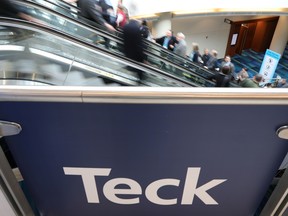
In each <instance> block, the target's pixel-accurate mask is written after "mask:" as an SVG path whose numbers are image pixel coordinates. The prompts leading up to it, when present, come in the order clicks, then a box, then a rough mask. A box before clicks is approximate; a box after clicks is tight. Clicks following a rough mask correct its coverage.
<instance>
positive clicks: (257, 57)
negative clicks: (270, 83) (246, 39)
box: [232, 45, 288, 79]
mask: <svg viewBox="0 0 288 216" xmlns="http://www.w3.org/2000/svg"><path fill="white" fill-rule="evenodd" d="M264 55H265V52H263V53H257V52H255V51H253V50H252V49H248V50H244V51H243V52H242V54H241V55H238V54H237V55H235V56H233V57H232V62H233V64H234V65H235V71H236V72H239V71H240V70H241V68H243V67H246V68H248V73H249V76H250V77H253V76H254V75H255V74H257V73H258V72H259V71H260V68H261V64H262V60H263V58H264ZM277 75H278V76H280V77H281V78H286V79H288V45H287V46H286V48H285V51H284V53H283V56H282V58H281V59H280V61H279V63H278V66H277V68H276V72H275V75H274V78H276V77H277Z"/></svg>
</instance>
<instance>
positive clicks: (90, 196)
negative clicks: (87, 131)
mask: <svg viewBox="0 0 288 216" xmlns="http://www.w3.org/2000/svg"><path fill="white" fill-rule="evenodd" d="M63 169H64V173H65V175H76V176H81V177H82V182H83V185H84V190H85V194H86V197H87V201H88V203H100V200H99V195H98V188H97V181H96V179H95V177H96V176H109V174H110V172H111V168H77V167H63ZM200 170H201V168H199V167H188V169H187V173H186V179H185V183H184V189H183V194H182V200H181V204H182V205H192V203H193V199H194V196H197V197H198V198H199V199H200V200H202V201H203V202H204V203H205V204H206V205H218V203H217V202H216V201H215V200H214V199H213V198H212V197H211V196H210V195H209V194H208V193H207V191H208V190H209V189H211V188H213V187H216V186H217V185H219V184H221V183H223V182H225V181H226V180H227V179H213V180H211V181H209V182H207V183H206V184H204V185H202V186H200V187H197V183H198V179H199V175H200ZM179 184H180V180H179V179H159V180H157V181H154V182H152V183H150V184H149V185H148V186H147V188H146V190H145V195H146V197H147V199H148V200H149V201H150V202H152V203H155V204H157V205H176V204H177V198H173V199H163V198H161V197H159V196H158V190H159V189H160V188H162V187H172V186H173V187H179ZM118 185H127V186H128V188H127V187H126V188H125V189H120V188H119V187H117V186H118ZM103 194H104V196H105V197H106V198H107V199H108V200H110V201H111V202H113V203H117V204H126V205H127V204H137V203H140V198H139V195H141V194H142V188H141V186H140V184H139V183H138V182H137V181H135V180H133V179H129V178H114V179H111V180H109V181H107V182H106V183H105V184H104V186H103ZM117 194H118V195H131V196H132V197H133V198H125V199H124V198H120V197H118V196H117ZM122 197H123V196H122Z"/></svg>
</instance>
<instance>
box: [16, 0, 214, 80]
mask: <svg viewBox="0 0 288 216" xmlns="http://www.w3.org/2000/svg"><path fill="white" fill-rule="evenodd" d="M16 1H17V2H20V4H21V3H22V4H23V2H22V1H19V0H16ZM46 1H47V0H46ZM26 2H29V4H32V5H33V6H36V7H40V8H42V9H45V10H48V11H49V12H50V13H53V14H57V16H60V17H61V18H65V19H68V20H69V21H72V22H73V23H76V24H77V25H79V24H80V25H81V26H85V27H88V28H89V29H90V30H92V31H95V32H93V33H97V34H99V33H100V34H99V35H101V36H102V37H107V38H108V39H110V40H114V41H117V42H118V43H122V44H123V40H122V38H121V37H117V36H116V35H113V34H111V33H109V32H108V31H104V30H102V29H98V28H96V27H95V26H92V25H89V24H87V23H85V22H83V21H82V20H81V19H80V20H77V19H75V18H73V17H68V16H66V15H63V14H61V13H59V12H57V11H54V10H51V9H50V8H46V7H44V6H43V5H39V4H38V3H36V2H33V1H30V0H26ZM48 2H49V3H51V2H50V1H48ZM53 5H55V6H58V5H57V4H54V3H53ZM64 9H65V10H67V8H64ZM69 13H70V11H69ZM78 16H79V15H78ZM86 20H87V19H86ZM88 22H89V20H88ZM90 22H91V21H90ZM98 26H99V28H100V25H98ZM99 31H100V32H99ZM118 33H120V32H118ZM144 41H145V43H147V44H148V45H149V47H150V48H151V47H152V48H153V49H154V50H156V51H157V52H158V50H157V49H159V48H160V52H163V53H167V54H169V55H171V56H172V57H173V59H180V60H181V61H183V62H186V64H187V63H188V64H189V65H192V66H193V67H194V68H196V69H198V70H199V69H201V70H202V71H205V72H206V73H207V74H209V75H213V73H212V72H211V71H209V70H207V69H205V68H203V67H200V66H199V65H196V64H195V63H193V62H192V61H191V60H190V59H188V58H184V57H182V56H179V55H176V54H174V53H173V52H170V51H167V50H166V49H164V48H163V47H161V46H159V45H158V44H155V43H153V42H151V41H148V40H144ZM154 47H157V49H156V48H154ZM145 54H147V55H149V56H153V58H157V59H161V61H162V62H165V63H168V64H170V65H172V66H173V67H175V68H178V69H181V70H183V71H184V72H186V73H188V74H190V75H193V76H196V77H202V79H204V80H205V81H206V82H208V83H210V84H214V82H213V81H210V80H207V76H206V77H205V76H203V75H201V74H197V73H195V72H194V71H191V70H189V69H187V68H186V67H184V66H182V65H178V64H175V62H173V61H171V60H169V59H164V58H161V57H160V56H158V55H156V54H154V53H152V52H150V51H148V50H145Z"/></svg>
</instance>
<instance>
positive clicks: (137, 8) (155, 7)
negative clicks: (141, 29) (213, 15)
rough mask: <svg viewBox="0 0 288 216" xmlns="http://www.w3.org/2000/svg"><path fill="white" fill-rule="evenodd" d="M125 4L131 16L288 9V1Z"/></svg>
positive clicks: (168, 0)
mask: <svg viewBox="0 0 288 216" xmlns="http://www.w3.org/2000/svg"><path fill="white" fill-rule="evenodd" d="M123 4H124V5H125V6H126V7H127V8H128V9H129V11H130V14H131V16H137V15H144V14H150V13H159V12H171V11H188V10H194V11H195V10H196V11H197V10H210V9H211V8H218V9H219V8H230V9H231V8H237V9H244V10H245V9H248V10H251V9H252V10H254V11H262V10H265V9H267V8H287V7H288V1H287V0H273V1H263V0H253V1H251V0H205V1H191V0H189V1H188V0H176V1H175V0H145V1H140V0H123Z"/></svg>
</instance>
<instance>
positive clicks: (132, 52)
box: [123, 19, 145, 80]
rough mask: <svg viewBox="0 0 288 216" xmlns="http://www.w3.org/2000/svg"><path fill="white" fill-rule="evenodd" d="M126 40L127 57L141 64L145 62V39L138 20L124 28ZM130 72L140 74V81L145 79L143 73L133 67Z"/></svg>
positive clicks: (125, 51) (131, 21)
mask: <svg viewBox="0 0 288 216" xmlns="http://www.w3.org/2000/svg"><path fill="white" fill-rule="evenodd" d="M123 39H124V53H125V55H126V56H127V57H128V58H130V59H133V60H134V61H138V62H141V63H144V62H145V54H144V47H143V37H142V36H141V30H140V23H139V22H138V21H137V20H133V19H132V20H130V21H129V23H127V24H126V25H125V26H124V28H123ZM128 69H129V70H130V71H134V72H136V73H137V74H138V76H139V79H140V80H142V79H143V73H142V71H141V70H138V69H136V68H133V67H129V66H128Z"/></svg>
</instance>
